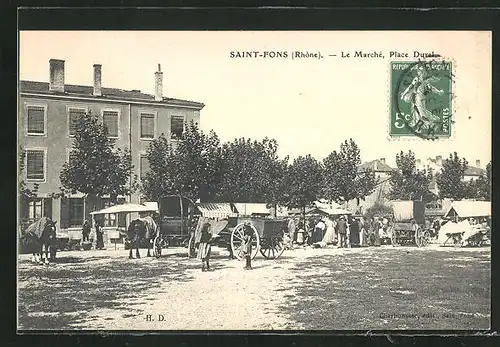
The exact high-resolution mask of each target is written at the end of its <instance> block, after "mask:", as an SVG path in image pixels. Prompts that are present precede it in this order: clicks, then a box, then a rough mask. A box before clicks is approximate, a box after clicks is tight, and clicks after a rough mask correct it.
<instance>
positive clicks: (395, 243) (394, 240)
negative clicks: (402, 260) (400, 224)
mask: <svg viewBox="0 0 500 347" xmlns="http://www.w3.org/2000/svg"><path fill="white" fill-rule="evenodd" d="M391 245H392V247H396V246H398V238H397V235H396V230H394V228H393V229H392V232H391Z"/></svg>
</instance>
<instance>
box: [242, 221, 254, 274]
mask: <svg viewBox="0 0 500 347" xmlns="http://www.w3.org/2000/svg"><path fill="white" fill-rule="evenodd" d="M243 227H244V232H243V245H242V247H243V254H244V256H245V260H246V264H245V267H244V269H245V270H252V239H253V228H252V224H250V222H246V223H245V224H244V225H243Z"/></svg>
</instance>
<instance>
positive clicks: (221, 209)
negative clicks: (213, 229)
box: [196, 202, 237, 218]
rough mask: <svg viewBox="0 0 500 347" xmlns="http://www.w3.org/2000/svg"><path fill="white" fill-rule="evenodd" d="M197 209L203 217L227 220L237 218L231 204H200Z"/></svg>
mask: <svg viewBox="0 0 500 347" xmlns="http://www.w3.org/2000/svg"><path fill="white" fill-rule="evenodd" d="M196 207H197V208H198V210H199V211H200V213H201V215H202V216H203V217H209V218H226V217H235V216H236V215H237V214H236V213H234V212H233V210H232V209H231V204H229V203H209V202H206V203H198V204H196Z"/></svg>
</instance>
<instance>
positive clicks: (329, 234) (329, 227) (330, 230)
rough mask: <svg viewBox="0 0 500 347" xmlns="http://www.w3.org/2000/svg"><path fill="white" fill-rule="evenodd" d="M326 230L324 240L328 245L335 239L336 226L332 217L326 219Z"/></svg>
mask: <svg viewBox="0 0 500 347" xmlns="http://www.w3.org/2000/svg"><path fill="white" fill-rule="evenodd" d="M325 225H326V232H325V236H324V237H323V242H324V243H326V244H327V245H330V244H333V242H334V241H335V228H334V225H333V221H332V220H331V219H330V218H326V219H325Z"/></svg>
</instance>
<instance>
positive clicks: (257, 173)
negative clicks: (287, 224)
mask: <svg viewBox="0 0 500 347" xmlns="http://www.w3.org/2000/svg"><path fill="white" fill-rule="evenodd" d="M277 149H278V144H277V142H276V140H274V139H269V138H267V137H266V138H264V139H263V140H262V141H257V140H251V139H246V138H239V139H235V140H233V141H232V142H228V143H225V144H224V145H223V146H222V167H221V171H220V176H221V178H222V179H221V182H220V186H219V194H218V196H217V199H218V200H219V201H231V202H266V203H268V204H269V205H276V204H277V202H278V200H279V195H280V190H281V187H282V180H283V176H284V172H285V169H286V166H287V162H288V158H285V159H279V158H278V155H277Z"/></svg>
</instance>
